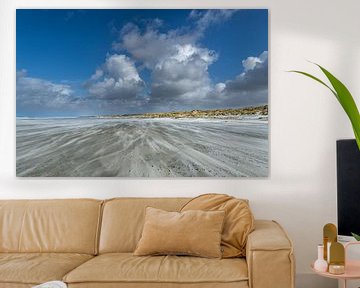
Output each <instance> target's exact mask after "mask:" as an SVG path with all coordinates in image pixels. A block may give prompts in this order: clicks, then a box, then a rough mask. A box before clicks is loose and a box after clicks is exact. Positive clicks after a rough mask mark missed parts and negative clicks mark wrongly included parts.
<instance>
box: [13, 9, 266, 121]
mask: <svg viewBox="0 0 360 288" xmlns="http://www.w3.org/2000/svg"><path fill="white" fill-rule="evenodd" d="M16 41H17V43H16V44H17V51H16V66H17V116H40V117H41V116H44V117H45V116H46V117H48V116H77V115H98V114H124V113H143V112H157V111H179V110H192V109H215V108H232V107H233V108H236V107H242V106H250V105H259V104H265V103H267V94H268V91H267V90H268V89H267V87H268V80H267V79H268V76H267V73H268V72H267V71H268V53H267V51H268V12H267V10H259V9H256V10H159V9H156V10H155V9H149V10H110V9H109V10H42V9H41V10H33V9H20V10H17V17H16Z"/></svg>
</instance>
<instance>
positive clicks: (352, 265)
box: [311, 242, 360, 288]
mask: <svg viewBox="0 0 360 288" xmlns="http://www.w3.org/2000/svg"><path fill="white" fill-rule="evenodd" d="M351 245H360V242H349V243H346V244H345V273H344V274H339V275H335V274H331V273H329V272H320V271H317V270H315V269H314V264H311V269H312V270H313V271H314V272H315V273H316V274H318V275H320V276H322V277H327V278H333V279H338V280H339V281H342V282H343V286H342V287H343V288H346V287H347V286H346V284H347V281H348V280H356V279H360V260H347V259H346V258H347V257H346V250H347V248H348V247H349V246H351Z"/></svg>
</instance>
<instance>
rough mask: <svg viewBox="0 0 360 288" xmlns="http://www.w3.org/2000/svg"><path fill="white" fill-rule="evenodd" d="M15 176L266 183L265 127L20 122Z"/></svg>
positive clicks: (256, 123) (247, 123) (203, 122)
mask: <svg viewBox="0 0 360 288" xmlns="http://www.w3.org/2000/svg"><path fill="white" fill-rule="evenodd" d="M16 137H17V143H16V151H17V155H16V160H17V163H16V173H17V176H75V177H76V176H83V177H89V176H124V177H131V176H134V177H141V176H144V177H164V176H170V177H176V176H186V177H209V176H212V177H237V176H240V177H241V176H244V177H256V176H260V177H266V176H267V174H268V124H267V121H264V120H221V119H214V120H211V119H141V120H140V119H20V118H19V119H17V136H16Z"/></svg>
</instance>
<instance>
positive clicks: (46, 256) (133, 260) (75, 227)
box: [0, 198, 295, 288]
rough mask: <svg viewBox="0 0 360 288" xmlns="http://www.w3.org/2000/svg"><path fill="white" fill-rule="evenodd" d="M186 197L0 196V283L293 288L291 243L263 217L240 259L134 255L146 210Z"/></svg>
mask: <svg viewBox="0 0 360 288" xmlns="http://www.w3.org/2000/svg"><path fill="white" fill-rule="evenodd" d="M189 200H190V199H188V198H115V199H109V200H105V201H101V200H95V199H64V200H0V288H5V287H6V288H15V287H19V288H20V287H32V286H34V285H37V284H40V283H44V282H47V281H52V280H62V281H64V282H66V283H67V285H68V287H70V288H82V287H84V288H85V287H89V288H95V287H106V288H113V287H119V288H135V287H136V288H138V287H139V288H141V287H144V288H145V287H148V288H155V287H156V288H187V287H189V288H202V287H204V288H205V287H206V288H242V287H250V288H272V287H276V288H293V287H294V265H295V263H294V255H293V247H292V243H291V241H290V239H289V238H288V237H287V235H286V233H285V231H284V230H283V229H282V228H281V226H280V225H279V224H278V223H276V222H274V221H270V220H255V230H254V231H253V232H252V233H251V234H250V235H249V237H248V242H247V247H246V258H231V259H207V258H200V257H189V256H141V257H139V256H133V251H134V250H135V247H136V244H137V242H138V241H139V239H140V237H141V232H142V227H143V222H144V213H145V208H146V207H147V206H151V207H155V208H159V209H164V210H168V211H179V210H180V209H181V207H182V206H183V205H184V204H185V203H187V202H188V201H189Z"/></svg>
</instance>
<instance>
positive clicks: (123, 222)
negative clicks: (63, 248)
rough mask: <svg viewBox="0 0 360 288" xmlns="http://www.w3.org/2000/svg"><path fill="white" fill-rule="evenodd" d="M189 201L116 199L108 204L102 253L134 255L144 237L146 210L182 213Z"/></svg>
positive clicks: (101, 238)
mask: <svg viewBox="0 0 360 288" xmlns="http://www.w3.org/2000/svg"><path fill="white" fill-rule="evenodd" d="M189 200H190V199H189V198H116V199H110V200H107V201H105V203H104V206H103V215H102V224H101V229H100V242H99V253H116V252H133V251H134V250H135V247H136V244H137V242H138V241H139V239H140V237H141V232H142V228H143V225H144V216H145V208H146V207H148V206H150V207H155V208H159V209H164V210H167V211H179V210H180V209H181V208H182V206H183V205H184V204H185V203H187V202H188V201H189Z"/></svg>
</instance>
